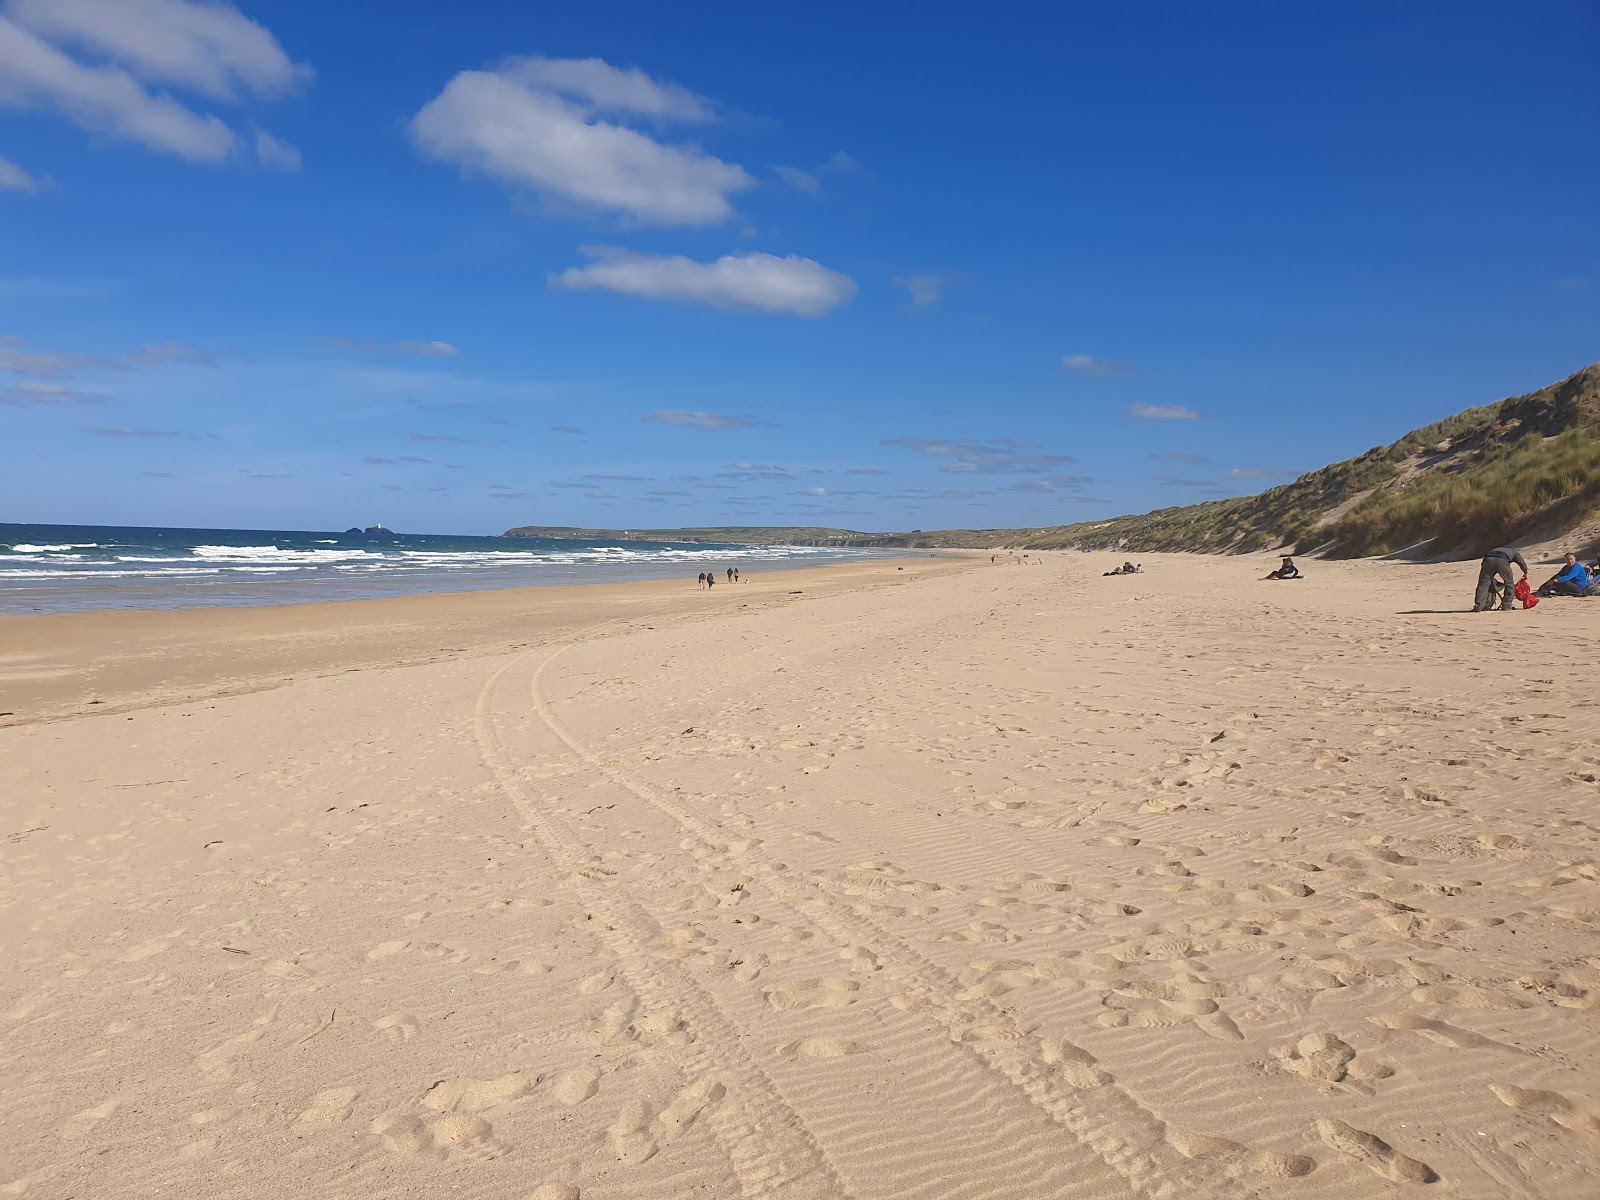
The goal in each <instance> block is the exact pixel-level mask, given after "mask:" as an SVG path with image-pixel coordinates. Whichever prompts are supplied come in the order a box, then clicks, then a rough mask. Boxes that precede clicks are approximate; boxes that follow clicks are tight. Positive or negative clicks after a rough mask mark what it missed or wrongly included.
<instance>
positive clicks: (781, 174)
mask: <svg viewBox="0 0 1600 1200" xmlns="http://www.w3.org/2000/svg"><path fill="white" fill-rule="evenodd" d="M772 173H773V174H774V175H776V176H777V177H778V178H779V179H781V180H783V181H784V182H785V183H787V184H788V185H789V186H790V187H792V188H794V190H795V191H797V192H804V193H805V194H806V195H808V196H820V195H821V194H822V181H823V180H824V179H825V178H827V177H828V176H829V175H856V174H861V173H862V169H861V164H860V163H858V162H857V161H856V160H855V159H853V158H851V157H850V156H849V155H848V154H846V153H845V152H844V151H843V150H840V151H838V152H836V153H835V154H834V155H833V157H832V158H830V159H828V161H827V162H825V163H823V164H822V165H821V166H820V167H813V168H812V169H811V170H809V171H803V170H801V169H800V168H799V167H781V166H780V167H773V168H772Z"/></svg>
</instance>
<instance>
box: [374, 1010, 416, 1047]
mask: <svg viewBox="0 0 1600 1200" xmlns="http://www.w3.org/2000/svg"><path fill="white" fill-rule="evenodd" d="M372 1027H373V1028H374V1029H378V1030H382V1031H383V1033H384V1034H385V1035H386V1036H387V1037H388V1038H389V1040H390V1041H392V1042H409V1041H410V1040H411V1039H412V1038H414V1037H416V1035H417V1030H418V1029H420V1028H421V1024H420V1023H419V1022H418V1021H417V1019H416V1018H415V1017H413V1016H412V1015H411V1014H410V1013H400V1012H397V1013H390V1014H389V1015H388V1016H386V1017H379V1018H378V1019H377V1020H376V1021H374V1022H373V1023H372Z"/></svg>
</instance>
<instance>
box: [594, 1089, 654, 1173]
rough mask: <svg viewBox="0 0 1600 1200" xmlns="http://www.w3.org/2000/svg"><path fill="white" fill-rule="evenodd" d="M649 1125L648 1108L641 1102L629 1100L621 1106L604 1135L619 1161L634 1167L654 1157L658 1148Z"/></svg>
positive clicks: (649, 1115)
mask: <svg viewBox="0 0 1600 1200" xmlns="http://www.w3.org/2000/svg"><path fill="white" fill-rule="evenodd" d="M650 1125H651V1114H650V1106H649V1105H647V1104H646V1103H645V1102H644V1101H643V1100H630V1101H628V1103H626V1104H624V1105H623V1106H622V1111H621V1112H619V1113H618V1114H617V1119H616V1120H615V1121H613V1122H612V1123H611V1128H610V1130H608V1131H607V1134H606V1136H607V1138H608V1139H609V1140H610V1142H611V1150H612V1152H613V1153H614V1154H615V1155H616V1156H617V1158H618V1160H619V1161H621V1162H623V1163H626V1164H627V1165H628V1166H630V1167H636V1166H638V1165H639V1164H640V1163H642V1162H647V1161H649V1160H650V1159H651V1158H653V1157H654V1156H655V1153H656V1151H657V1150H659V1149H660V1147H659V1146H658V1145H657V1144H656V1140H655V1138H653V1137H651V1136H650Z"/></svg>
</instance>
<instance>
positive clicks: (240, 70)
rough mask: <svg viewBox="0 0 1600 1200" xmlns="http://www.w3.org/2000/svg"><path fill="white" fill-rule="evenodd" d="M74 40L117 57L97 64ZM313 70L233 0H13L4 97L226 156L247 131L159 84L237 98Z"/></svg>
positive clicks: (1, 65) (185, 154) (4, 32)
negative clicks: (85, 59) (74, 52)
mask: <svg viewBox="0 0 1600 1200" xmlns="http://www.w3.org/2000/svg"><path fill="white" fill-rule="evenodd" d="M63 47H69V48H71V49H73V50H80V49H82V50H88V51H89V52H90V53H91V54H94V55H96V56H99V57H102V58H106V59H110V60H111V62H110V63H107V64H104V65H98V64H96V65H91V64H89V63H86V62H83V61H81V60H80V59H78V58H76V57H73V55H72V54H71V53H69V52H68V50H67V49H63ZM310 75H311V72H310V69H309V68H308V67H305V66H301V65H298V64H296V63H294V62H292V61H291V60H290V59H289V57H288V56H287V55H286V54H285V53H284V51H283V49H282V47H281V46H279V44H278V42H277V39H276V38H274V37H273V36H272V34H271V33H269V32H268V31H267V30H266V29H264V28H263V27H262V26H260V25H258V24H257V23H256V22H254V21H252V20H250V19H249V18H248V17H246V16H244V15H243V14H242V13H240V12H239V10H238V9H236V8H234V7H233V6H232V5H231V4H228V3H225V2H203V0H8V3H7V4H6V6H5V15H4V16H0V105H4V106H8V107H12V108H34V109H45V110H48V111H52V112H55V113H57V114H59V115H60V116H62V117H65V118H66V119H67V120H68V121H71V122H72V123H73V124H74V125H77V126H78V127H79V128H81V129H84V130H85V131H87V132H89V133H93V134H99V135H104V136H109V137H113V138H118V139H120V140H123V141H130V142H137V143H139V144H141V145H143V146H145V147H147V148H148V149H151V150H155V151H158V152H160V153H164V154H172V155H175V156H177V157H179V158H183V159H187V160H188V161H190V162H202V163H218V162H222V161H224V160H226V159H228V158H229V157H231V156H232V155H233V154H234V153H235V152H236V150H237V148H238V138H237V137H236V135H235V134H234V132H233V130H231V129H230V128H229V127H228V126H227V125H226V124H225V123H224V122H222V121H221V120H220V119H218V118H217V117H215V116H212V115H209V114H204V115H203V114H201V113H199V112H196V111H195V110H194V109H191V108H189V107H187V106H186V105H184V104H182V103H180V102H179V101H177V100H175V99H173V97H172V96H171V95H170V94H168V93H167V92H166V91H153V90H151V89H150V87H149V86H148V85H152V84H154V85H160V86H175V87H179V88H183V89H186V90H188V91H191V92H196V93H199V94H201V95H204V96H207V97H208V98H210V99H213V100H221V101H226V102H236V101H238V100H240V99H241V98H242V97H243V96H245V95H250V96H254V97H258V98H269V99H270V98H273V97H276V96H281V95H284V94H286V93H288V92H290V91H293V90H294V89H295V88H296V87H298V86H299V85H301V84H302V83H304V82H305V81H306V80H308V79H309V78H310Z"/></svg>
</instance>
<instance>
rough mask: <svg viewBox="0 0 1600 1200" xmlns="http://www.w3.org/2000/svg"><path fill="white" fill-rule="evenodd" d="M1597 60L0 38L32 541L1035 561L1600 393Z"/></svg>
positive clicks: (1572, 45)
mask: <svg viewBox="0 0 1600 1200" xmlns="http://www.w3.org/2000/svg"><path fill="white" fill-rule="evenodd" d="M1597 142H1600V10H1597V9H1596V8H1595V7H1594V5H1593V4H1592V3H1589V2H1587V0H1538V2H1534V3H1527V4H1520V5H1507V4H1503V3H1474V2H1466V3H1459V2H1457V3H1443V2H1437V3H1434V2H1418V3H1411V4H1400V5H1397V4H1393V3H1361V2H1354V3H1352V2H1347V3H1341V4H1337V5H1335V4H1283V3H1281V0H1274V2H1271V3H1265V2H1263V3H1248V2H1247V3H1239V4H1232V5H1227V6H1224V7H1223V8H1217V7H1216V6H1202V5H1194V4H1190V3H1180V2H1173V3H1148V4H1141V5H1126V4H1109V3H1104V4H1092V5H1091V4H1061V5H1042V4H1028V5H1023V4H1016V5H979V4H961V5H956V4H937V3H934V4H929V3H917V4H902V3H887V2H886V3H879V4H873V5H863V4H859V3H853V4H849V5H845V4H834V3H807V4H805V5H792V6H772V5H750V4H731V3H728V4H723V3H685V4H679V5H662V4H656V3H613V2H607V0H591V2H589V3H585V4H581V5H577V4H573V5H527V4H511V3H505V4H495V3H480V4H473V5H460V6H455V7H454V8H450V7H447V6H441V5H438V4H435V3H430V4H422V3H410V2H408V0H385V2H383V3H364V2H359V0H341V3H339V4H337V5H327V4H316V5H313V4H307V3H287V2H277V0H245V2H244V3H242V4H241V5H240V6H239V7H237V8H236V7H233V6H230V5H226V4H216V3H201V2H200V0H0V339H3V340H0V466H3V471H0V520H19V521H39V522H50V521H61V522H83V523H128V524H159V525H212V526H241V527H278V528H335V527H343V526H345V525H348V524H351V523H362V524H365V523H368V522H371V521H375V520H382V521H383V522H384V523H386V524H388V525H390V526H392V527H394V528H400V529H407V530H411V531H416V532H462V533H483V532H498V531H499V530H501V529H504V528H506V527H508V526H511V525H516V524H529V523H537V524H596V525H605V526H622V527H627V526H633V527H644V526H675V525H705V524H791V523H797V524H829V525H843V526H849V527H853V528H861V529H909V528H924V529H931V528H936V527H942V526H998V525H1043V524H1057V523H1062V522H1066V521H1075V520H1086V519H1093V518H1095V517H1099V516H1109V515H1114V514H1117V513H1122V512H1129V511H1141V510H1144V509H1148V508H1152V507H1160V506H1165V505H1169V504H1181V503H1191V502H1194V501H1197V500H1203V499H1209V498H1213V497H1216V496H1219V495H1236V494H1241V493H1244V492H1251V491H1256V490H1259V489H1260V488H1262V487H1265V486H1270V484H1271V483H1273V482H1276V481H1281V480H1283V479H1286V478H1289V477H1292V476H1293V475H1295V474H1298V473H1300V472H1302V471H1305V470H1309V469H1312V468H1315V467H1318V466H1321V465H1323V464H1325V463H1327V462H1329V461H1332V460H1335V459H1339V458H1344V457H1348V456H1349V455H1352V454H1355V453H1359V452H1360V451H1362V450H1365V449H1366V448H1368V447H1369V446H1372V445H1374V444H1377V443H1381V442H1387V441H1389V440H1392V439H1393V438H1395V437H1397V436H1399V435H1400V434H1402V433H1404V432H1405V431H1406V430H1408V429H1410V428H1412V427H1414V426H1417V425H1420V424H1424V423H1426V422H1428V421H1431V420H1435V419H1437V418H1439V417H1442V416H1444V415H1447V414H1449V413H1451V412H1454V411H1457V410H1459V409H1461V408H1463V407H1466V406H1468V405H1471V404H1480V403H1487V402H1490V401H1493V400H1496V399H1499V398H1501V397H1503V396H1506V395H1510V394H1515V393H1520V392H1525V391H1529V390H1532V389H1534V388H1536V387H1539V386H1542V385H1544V384H1546V383H1549V382H1552V381H1554V380H1556V379H1558V378H1561V377H1563V376H1565V375H1567V374H1570V373H1571V372H1573V371H1575V370H1577V369H1579V368H1580V367H1582V366H1584V365H1586V364H1587V363H1589V362H1590V361H1593V360H1595V359H1597V358H1600V144H1597Z"/></svg>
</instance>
